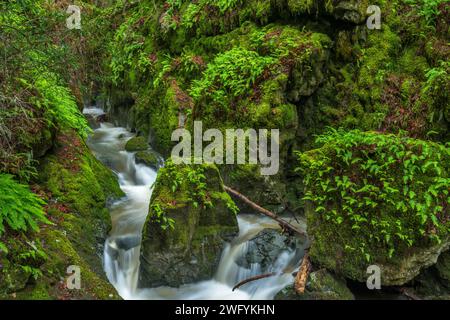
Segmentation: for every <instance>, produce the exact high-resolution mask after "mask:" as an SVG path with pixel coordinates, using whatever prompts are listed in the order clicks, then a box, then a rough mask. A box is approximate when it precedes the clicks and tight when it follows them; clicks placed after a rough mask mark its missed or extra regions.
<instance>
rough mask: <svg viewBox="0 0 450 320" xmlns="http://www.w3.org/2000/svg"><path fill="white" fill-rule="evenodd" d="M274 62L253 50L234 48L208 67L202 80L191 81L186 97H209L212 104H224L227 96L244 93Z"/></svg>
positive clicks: (231, 96) (219, 56) (198, 98)
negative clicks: (212, 101) (188, 95)
mask: <svg viewBox="0 0 450 320" xmlns="http://www.w3.org/2000/svg"><path fill="white" fill-rule="evenodd" d="M275 61H276V60H275V59H274V58H272V57H263V56H260V55H259V54H258V53H257V52H255V51H250V50H247V49H244V48H241V47H234V48H233V49H231V50H229V51H227V52H225V53H223V54H220V55H218V56H217V57H216V58H215V59H214V61H213V62H212V63H210V64H208V67H207V69H206V70H205V72H204V74H203V78H202V79H201V80H195V81H194V82H193V84H192V87H191V90H190V95H191V96H192V97H193V98H194V99H195V100H200V99H201V98H203V97H204V96H211V97H212V99H213V100H214V101H215V102H216V103H224V101H227V98H228V97H230V98H233V97H237V96H240V95H242V94H244V93H246V92H248V90H249V89H250V87H251V86H252V85H253V84H254V83H255V82H256V80H257V78H258V77H259V76H260V75H261V74H262V73H263V71H264V70H265V69H266V68H267V67H268V66H269V65H271V64H272V63H274V62H275Z"/></svg>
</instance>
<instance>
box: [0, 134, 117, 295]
mask: <svg viewBox="0 0 450 320" xmlns="http://www.w3.org/2000/svg"><path fill="white" fill-rule="evenodd" d="M39 169H40V170H39V172H40V175H39V181H37V182H38V184H35V185H34V186H33V189H34V191H35V192H36V193H37V194H38V195H40V196H41V197H42V198H44V199H45V200H46V201H47V203H48V204H47V206H46V212H47V218H48V219H49V220H50V221H51V222H52V223H53V224H52V225H42V226H41V228H40V229H41V230H40V232H37V233H34V234H29V235H24V234H22V235H18V237H17V238H8V239H7V241H6V245H7V247H8V249H9V252H8V254H3V253H0V264H1V266H2V268H1V269H0V298H2V299H38V300H42V299H63V300H66V299H119V298H120V297H119V296H118V294H117V292H116V290H115V289H114V288H113V287H112V286H111V285H110V284H109V282H108V281H107V279H106V277H105V275H104V271H103V267H102V254H103V244H104V241H105V239H106V235H107V232H108V231H109V228H110V224H111V220H110V216H109V212H108V209H107V208H106V207H107V204H108V202H109V201H112V200H113V199H117V198H120V197H122V196H123V193H122V191H121V190H120V187H119V185H118V183H117V178H116V177H115V176H114V175H113V174H112V172H111V171H110V170H109V169H107V168H106V167H104V166H103V165H102V164H101V163H100V162H99V161H98V160H97V159H95V157H94V156H93V155H92V154H91V153H90V151H89V150H88V149H87V147H86V145H85V143H84V142H83V141H82V140H81V139H80V138H79V137H78V135H77V134H76V133H74V132H72V131H67V132H64V133H60V134H59V135H58V138H57V141H56V145H55V147H54V152H53V153H52V154H49V155H47V156H46V157H44V158H43V159H42V160H41V164H40V168H39ZM31 238H32V239H33V241H31V240H30V239H31ZM32 252H35V253H34V254H32ZM72 265H74V266H79V267H80V271H81V289H80V290H69V289H67V286H66V278H67V276H68V275H67V268H68V267H69V266H72ZM26 266H28V267H29V268H27V267H26Z"/></svg>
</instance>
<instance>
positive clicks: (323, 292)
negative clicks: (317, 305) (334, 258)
mask: <svg viewBox="0 0 450 320" xmlns="http://www.w3.org/2000/svg"><path fill="white" fill-rule="evenodd" d="M354 299H355V297H354V296H353V293H352V292H351V291H350V290H349V289H348V288H347V284H346V282H345V280H344V279H342V278H339V277H337V276H335V275H333V274H331V273H329V272H328V271H327V270H325V269H322V270H319V271H316V272H312V273H311V274H310V275H309V279H308V282H307V283H306V290H305V293H304V294H303V295H299V294H297V293H296V292H295V290H294V287H293V286H289V287H287V288H285V289H284V290H282V291H281V292H279V293H278V294H277V295H276V297H275V300H354Z"/></svg>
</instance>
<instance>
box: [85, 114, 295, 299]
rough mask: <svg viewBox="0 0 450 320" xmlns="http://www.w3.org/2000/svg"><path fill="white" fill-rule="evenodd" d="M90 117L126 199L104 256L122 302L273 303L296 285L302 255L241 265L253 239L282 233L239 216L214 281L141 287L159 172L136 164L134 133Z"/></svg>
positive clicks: (94, 139)
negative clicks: (143, 248)
mask: <svg viewBox="0 0 450 320" xmlns="http://www.w3.org/2000/svg"><path fill="white" fill-rule="evenodd" d="M84 113H85V115H87V116H88V117H91V122H92V125H93V127H98V128H97V129H96V130H95V131H94V133H93V134H92V135H91V137H90V138H89V140H88V145H89V147H90V148H91V150H92V151H93V153H94V154H95V155H96V157H97V158H98V159H99V160H101V161H102V162H103V163H104V164H105V165H107V166H108V167H110V168H111V169H112V170H113V171H114V172H115V173H116V174H117V176H118V177H119V183H120V187H121V188H122V190H123V191H124V193H125V194H126V197H125V198H124V199H122V200H120V201H118V202H116V203H115V204H114V205H113V206H112V208H111V218H112V230H111V233H110V236H109V238H108V239H107V240H106V243H105V252H104V269H105V272H106V274H107V276H108V279H109V281H110V282H111V283H112V284H113V285H114V286H115V288H116V289H117V291H118V292H119V294H120V295H121V297H122V298H124V299H172V300H176V299H188V300H206V299H217V300H226V299H233V300H240V299H261V300H265V299H273V297H274V296H275V294H276V293H277V292H279V291H280V290H282V289H283V288H284V287H286V286H287V285H289V284H291V283H292V281H293V277H292V275H291V273H292V272H294V271H295V270H296V269H298V266H299V263H300V261H301V258H302V252H301V251H299V250H289V249H286V250H284V251H283V252H281V253H280V254H279V256H278V257H277V258H276V261H275V262H273V263H272V264H271V265H270V266H269V267H266V269H265V270H262V267H261V265H260V264H258V263H254V264H251V266H250V267H249V268H244V267H241V266H239V265H238V264H237V263H236V261H238V260H239V259H240V258H242V257H243V256H245V255H246V254H247V253H248V251H249V250H252V249H254V248H253V247H252V246H250V245H249V240H250V239H252V238H254V237H255V236H256V235H258V233H259V232H260V231H262V230H264V229H276V228H278V226H277V224H276V223H275V222H274V221H272V220H271V219H268V218H266V217H263V216H255V215H239V217H238V222H239V230H240V232H239V235H238V236H237V237H236V238H235V239H234V240H233V241H232V242H231V243H230V244H227V245H226V247H225V249H224V251H223V252H222V256H221V260H220V263H219V266H218V269H217V272H216V275H215V277H214V278H213V279H211V280H209V281H203V282H199V283H194V284H189V285H184V286H182V287H180V288H169V287H160V288H148V289H142V288H138V276H139V254H140V242H141V234H142V228H143V226H144V223H145V220H146V217H147V214H148V207H149V203H150V197H151V192H152V189H151V187H152V185H153V183H154V181H155V180H156V175H157V173H156V172H155V171H154V170H152V169H150V168H148V167H146V166H144V165H141V164H136V162H135V157H134V153H129V152H126V151H125V144H126V142H127V141H128V140H129V139H130V138H131V137H133V134H131V133H130V132H129V131H127V130H126V129H124V128H119V127H114V126H113V125H112V124H109V123H102V124H100V125H99V126H98V125H96V124H95V121H92V119H95V118H96V117H98V116H100V115H103V114H104V113H103V111H102V110H101V109H99V108H86V109H85V110H84ZM303 227H304V226H303ZM272 272H274V273H277V274H279V275H277V276H274V277H269V278H266V279H262V280H258V281H254V282H251V283H249V284H246V285H244V286H242V287H241V288H240V289H238V290H236V291H234V292H233V291H232V288H233V286H234V285H236V284H237V283H239V282H240V281H242V280H245V279H248V278H250V277H252V276H257V275H260V274H264V273H272Z"/></svg>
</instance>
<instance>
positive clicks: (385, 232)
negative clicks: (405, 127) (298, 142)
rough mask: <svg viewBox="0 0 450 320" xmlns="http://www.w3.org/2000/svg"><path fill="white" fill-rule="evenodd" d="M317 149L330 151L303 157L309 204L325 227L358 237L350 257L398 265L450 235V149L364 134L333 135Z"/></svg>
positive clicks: (350, 248)
mask: <svg viewBox="0 0 450 320" xmlns="http://www.w3.org/2000/svg"><path fill="white" fill-rule="evenodd" d="M316 142H317V143H318V144H320V145H323V147H322V148H321V149H318V150H315V151H311V152H307V153H303V154H299V159H300V162H301V167H300V168H301V169H300V170H302V172H303V173H304V175H305V178H304V184H305V187H306V193H305V197H304V200H307V201H309V202H310V203H311V204H312V205H313V208H314V211H315V214H316V215H317V219H318V220H319V221H321V223H322V224H324V225H329V226H330V227H331V226H333V225H334V226H335V227H334V228H336V230H342V232H343V233H345V232H346V231H345V230H347V231H348V232H349V233H350V234H351V237H350V238H349V239H347V238H343V239H344V241H348V242H347V243H343V246H345V248H346V250H347V251H355V252H356V253H355V254H360V255H362V256H363V257H364V258H365V259H366V260H368V261H371V259H372V258H373V256H374V255H377V254H380V255H381V256H383V255H384V256H386V257H388V258H392V257H393V255H394V253H395V252H396V251H401V250H402V249H404V248H406V247H411V246H419V245H422V244H423V243H425V242H427V241H433V242H437V243H439V242H440V241H441V240H442V238H441V237H446V236H447V235H448V232H449V231H450V224H449V217H450V212H449V210H450V207H449V203H450V194H449V191H450V177H449V172H450V167H449V164H450V149H449V148H448V147H445V146H443V145H439V144H435V143H431V142H425V141H421V140H414V139H410V138H406V137H402V136H395V135H383V134H379V133H375V132H367V133H363V132H360V131H357V130H355V131H350V132H345V131H343V130H330V131H329V132H328V133H326V134H324V135H322V136H319V137H318V138H317V141H316ZM337 232H339V231H337ZM353 239H358V242H356V244H355V241H353ZM377 248H378V250H380V251H377Z"/></svg>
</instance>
